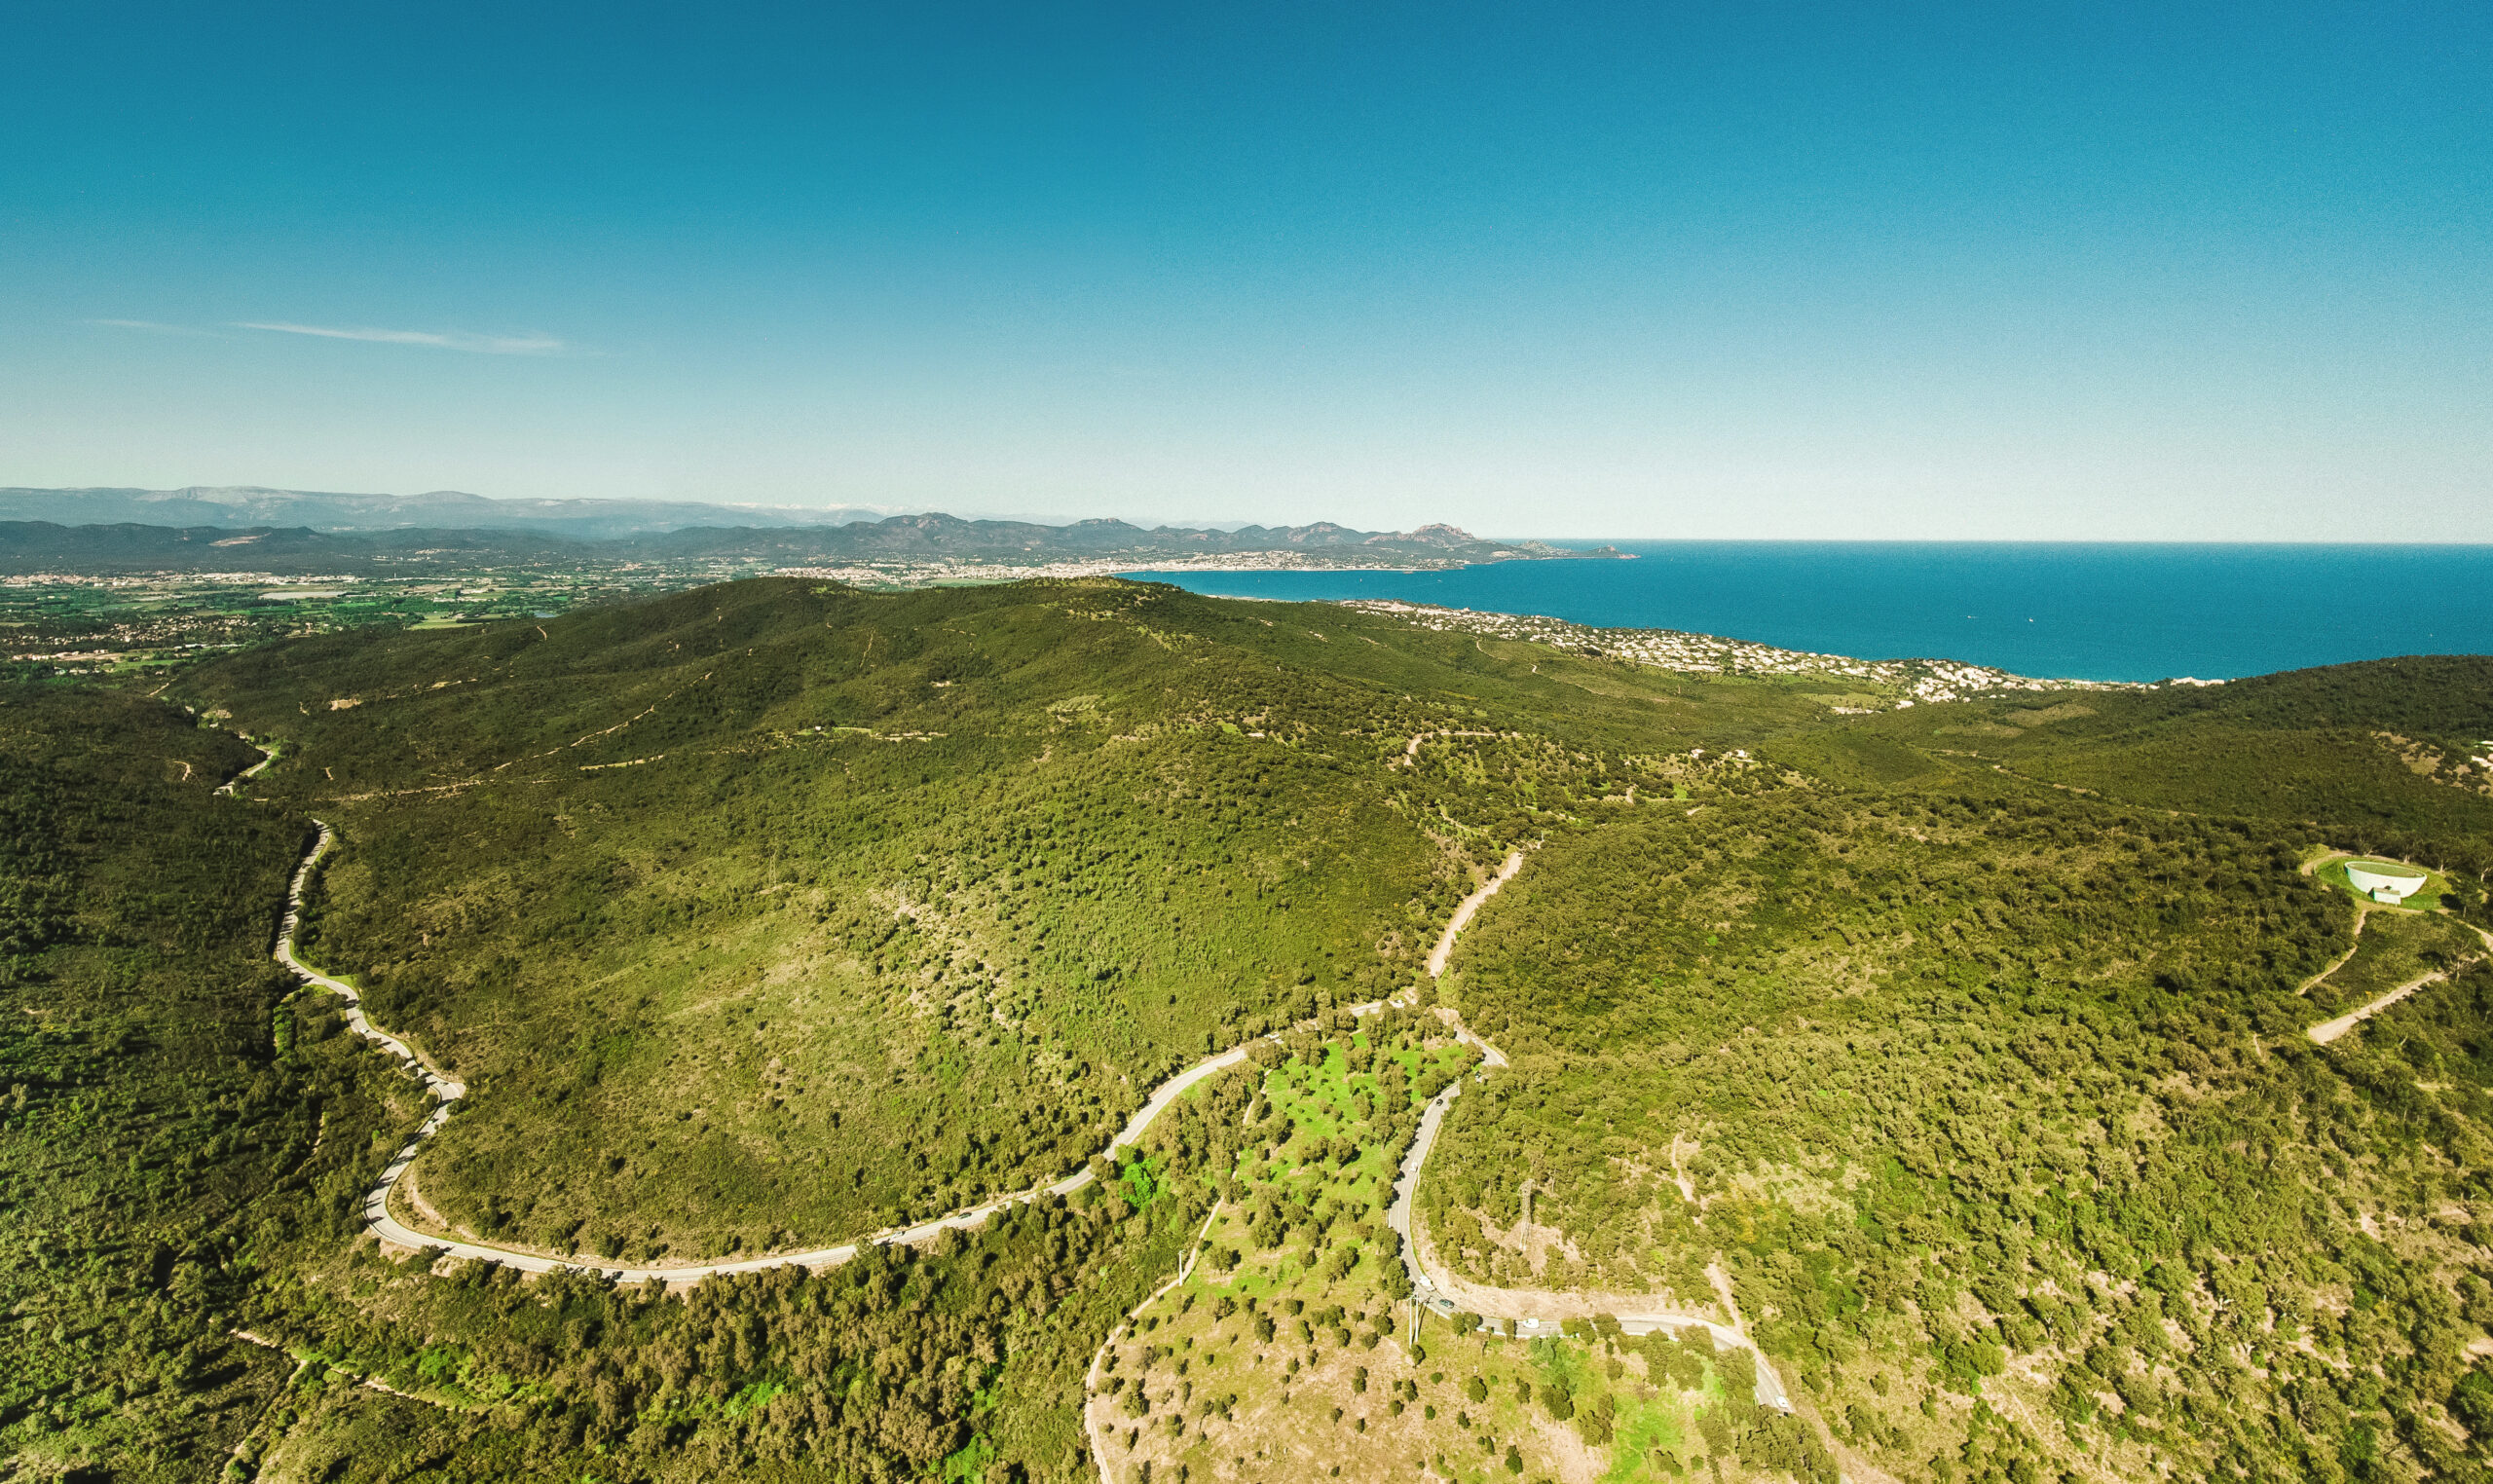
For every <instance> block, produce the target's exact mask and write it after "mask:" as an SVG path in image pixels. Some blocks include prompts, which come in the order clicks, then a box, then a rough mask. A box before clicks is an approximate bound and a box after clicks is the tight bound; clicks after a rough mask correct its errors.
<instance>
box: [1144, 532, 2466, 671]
mask: <svg viewBox="0 0 2493 1484" xmlns="http://www.w3.org/2000/svg"><path fill="white" fill-rule="evenodd" d="M1568 544H1570V545H1590V544H1593V543H1590V542H1570V543H1568ZM1615 544H1617V545H1618V547H1619V549H1620V550H1622V551H1627V552H1632V553H1634V555H1635V560H1634V561H1623V562H1622V561H1544V562H1499V563H1494V564H1491V565H1489V566H1485V567H1465V568H1459V569H1457V570H1455V571H1452V572H1417V573H1403V572H1249V573H1226V572H1223V573H1210V572H1160V573H1136V574H1135V575H1136V576H1144V577H1153V578H1157V579H1159V580H1162V581H1167V582H1174V583H1176V584H1177V585H1179V586H1181V587H1186V588H1190V589H1192V590H1193V591H1195V592H1200V593H1209V594H1214V595H1218V596H1223V597H1239V598H1283V599H1292V600H1304V599H1325V598H1393V599H1398V600H1401V601H1403V602H1407V603H1434V604H1439V605H1442V606H1444V607H1447V608H1469V609H1480V610H1484V611H1487V612H1502V613H1545V614H1548V615H1549V616H1551V617H1556V618H1565V619H1569V620H1572V621H1574V622H1577V623H1586V624H1594V625H1598V626H1601V627H1605V628H1656V629H1685V630H1691V631H1693V632H1697V633H1703V634H1720V635H1724V636H1726V637H1729V638H1732V639H1748V640H1755V641H1757V642H1759V643H1763V644H1770V645H1778V646H1781V647H1783V648H1786V649H1814V650H1818V651H1820V652H1823V653H1829V654H1849V655H1854V656H1857V657H1860V658H1864V659H1906V658H1930V659H1961V660H1970V661H1972V662H1974V663H1976V664H1985V665H1995V666H1997V667H1999V668H2001V669H2004V670H2012V671H2015V672H2017V673H2018V674H2021V675H2036V676H2059V677H2066V678H2073V679H2082V680H2126V681H2153V680H2165V679H2170V678H2173V677H2177V676H2185V675H2186V676H2196V677H2198V678H2200V679H2203V680H2231V679H2234V678H2237V677H2240V676H2245V675H2260V674H2265V673H2267V672H2269V671H2272V670H2298V669H2302V668H2304V667H2306V666H2310V665H2329V664H2338V663H2341V662H2343V661H2346V660H2354V659H2378V658H2382V657H2385V656H2388V655H2393V654H2454V653H2465V654H2488V653H2493V545H2486V546H2384V545H2372V546H2314V545H2293V546H2288V545H2160V544H2159V545H2145V544H2126V543H2103V544H2092V543H2061V542H1998V543H1994V542H1971V541H1968V542H1950V541H1928V542H1924V541H1619V542H1617V543H1615Z"/></svg>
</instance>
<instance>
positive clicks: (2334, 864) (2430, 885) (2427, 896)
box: [2312, 856, 2458, 912]
mask: <svg viewBox="0 0 2493 1484" xmlns="http://www.w3.org/2000/svg"><path fill="white" fill-rule="evenodd" d="M2363 864H2364V862H2363V860H2362V859H2361V858H2355V859H2353V860H2349V859H2347V858H2345V857H2342V856H2341V857H2339V858H2338V859H2336V860H2332V861H2326V862H2323V863H2322V864H2321V865H2320V866H2319V867H2318V868H2317V869H2316V870H2314V871H2313V872H2312V875H2313V876H2314V877H2316V878H2317V879H2319V880H2322V881H2325V882H2326V883H2327V884H2328V885H2330V886H2334V887H2336V888H2337V889H2338V890H2339V891H2342V892H2344V893H2346V894H2347V895H2348V896H2350V897H2353V898H2355V899H2356V900H2357V901H2359V902H2362V903H2363V904H2364V905H2366V906H2370V907H2384V906H2386V907H2390V908H2392V909H2393V910H2397V911H2409V912H2413V911H2427V912H2429V911H2434V910H2437V909H2439V908H2440V906H2441V899H2442V898H2443V897H2445V896H2447V897H2450V898H2451V900H2453V901H2455V900H2458V898H2457V895H2456V892H2455V889H2454V888H2453V886H2452V885H2451V882H2450V878H2449V875H2448V873H2447V872H2438V871H2433V870H2430V869H2428V868H2426V867H2421V866H2409V865H2407V864H2405V863H2404V862H2402V861H2383V862H2374V863H2372V864H2376V865H2381V866H2386V867H2390V868H2393V869H2394V870H2395V871H2396V872H2399V873H2400V874H2406V873H2410V872H2412V873H2420V874H2421V875H2422V876H2423V878H2424V879H2423V881H2422V883H2421V884H2419V885H2418V886H2417V887H2416V888H2415V889H2414V890H2413V891H2412V892H2410V893H2408V894H2407V896H2406V900H2405V901H2403V902H2400V903H2396V904H2388V903H2375V902H2373V901H2372V899H2371V895H2370V894H2369V893H2367V892H2364V891H2361V890H2358V889H2357V888H2356V886H2355V883H2354V881H2353V880H2352V879H2350V878H2349V877H2348V876H2347V874H2346V868H2347V867H2348V866H2349V865H2363Z"/></svg>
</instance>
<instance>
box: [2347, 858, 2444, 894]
mask: <svg viewBox="0 0 2493 1484" xmlns="http://www.w3.org/2000/svg"><path fill="white" fill-rule="evenodd" d="M2346 879H2347V880H2348V881H2350V882H2352V883H2354V887H2355V890H2357V891H2359V892H2362V893H2363V895H2364V896H2366V897H2369V898H2371V899H2372V900H2373V901H2374V902H2403V901H2405V900H2406V899H2407V898H2408V897H2410V896H2412V895H2414V893H2415V890H2416V888H2418V887H2420V886H2422V885H2423V884H2424V879H2425V873H2424V872H2422V871H2421V870H2419V869H2417V868H2415V867H2413V866H2400V865H2397V864H2394V863H2392V862H2388V861H2348V862H2347V863H2346Z"/></svg>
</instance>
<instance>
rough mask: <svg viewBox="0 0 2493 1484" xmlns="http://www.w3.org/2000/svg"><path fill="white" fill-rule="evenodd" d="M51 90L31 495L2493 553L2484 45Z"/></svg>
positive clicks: (22, 471)
mask: <svg viewBox="0 0 2493 1484" xmlns="http://www.w3.org/2000/svg"><path fill="white" fill-rule="evenodd" d="M519 9H524V10H525V11H526V15H525V16H524V17H514V16H512V15H511V14H509V12H511V11H513V10H519ZM904 12H905V13H906V14H899V13H904ZM0 52H4V53H5V55H8V56H11V57H12V59H13V66H12V68H11V86H10V87H9V88H8V89H7V90H5V91H0V130H5V133H0V137H5V138H7V139H8V140H9V141H11V143H10V146H9V147H8V148H6V149H4V150H0V483H16V484H39V485H50V484H78V485H84V484H134V485H149V486H160V487H161V486H170V485H180V484H191V483H260V484H272V485H279V486H288V487H295V488H320V489H364V490H393V491H414V490H423V489H434V488H458V489H466V490H472V491H475V492H477V493H480V494H486V495H501V496H545V495H551V496H563V495H617V496H642V495H661V496H669V497H680V498H695V499H708V500H722V501H766V502H782V503H810V504H824V503H842V502H844V503H868V504H881V505H893V506H912V507H927V506H932V507H937V508H945V509H953V510H959V511H962V512H964V513H969V512H999V511H1003V512H1020V513H1036V514H1044V515H1050V516H1062V517H1073V516H1084V515H1095V514H1117V515H1124V516H1126V517H1128V518H1135V519H1172V520H1180V519H1182V520H1196V519H1226V520H1250V519H1251V520H1264V521H1284V520H1288V521H1296V520H1310V519H1319V518H1330V519H1338V520H1344V521H1348V522H1352V523H1355V524H1359V525H1367V526H1408V525H1411V524H1415V523H1418V522H1421V521H1426V520H1439V519H1442V520H1451V521H1455V522H1457V523H1459V524H1463V525H1466V526H1469V527H1471V528H1473V529H1475V530H1480V531H1483V532H1492V533H1498V534H1506V535H1549V536H1619V537H1647V538H1652V537H1671V536H1698V537H1726V536H1748V537H1819V538H1824V537H1917V538H1957V537H1961V538H2021V537H2023V538H2188V539H2228V538H2260V539H2329V538H2343V539H2372V538H2394V539H2464V540H2493V395H2488V393H2493V355H2488V351H2489V350H2493V251H2489V250H2488V249H2489V248H2493V231H2489V230H2488V229H2493V11H2488V10H2487V9H2486V8H2485V7H2484V6H2482V5H2481V4H2477V3H2470V4H2450V5H2440V6H2404V5H2397V4H2386V5H2364V6H2344V7H2326V8H2320V7H2296V6H2291V5H2260V6H2249V5H2245V6H2239V7H2228V8H2214V7H2193V6H2187V5H2156V6H2143V5H2141V6H2137V7H2123V8H2113V7H2055V6H2048V5H2033V6H2019V7H1997V6H1981V7H1976V6H1964V7H1944V6H1924V7H1911V8H1907V7H1874V6H1821V7H1805V6H1792V7H1779V8H1767V7H1738V6H1704V7H1670V6H1662V5H1640V6H1633V7H1618V8H1605V7H1602V6H1599V5H1578V6H1568V7H1559V6H1547V5H1541V6H1532V7H1524V6H1507V7H1497V6H1463V5H1447V4H1437V5H1428V6H1409V7H1394V6H1348V7H1346V6H1341V5H1327V6H1309V7H1304V8H1295V7H1291V6H1287V5H1269V4H1267V5H1257V6H1252V7H1246V6H1236V7H1224V6H1168V5H1156V6H1133V7H1108V6H1086V5H1059V6H1014V7H993V8H958V7H952V8H948V7H942V6H928V5H920V6H911V7H888V6H887V7H876V8H874V9H871V10H867V9H858V10H843V9H840V8H837V7H821V6H816V7H804V8H792V9H789V10H785V11H781V10H775V9H771V8H762V7H732V6H711V7H693V6H680V7H668V8H656V7H635V6H630V5H599V6H577V7H570V6H549V5H534V6H528V7H511V6H507V5H504V6H497V7H490V8H487V7H475V8H467V7H460V6H424V7H415V6H392V7H384V6H379V5H373V4H330V5H325V6H321V7H292V6H287V7H279V6H260V5H250V4H239V5H223V4H220V5H218V6H213V7H204V6H196V5H192V6H183V7H179V8H175V7H169V6H167V7H153V6H145V5H124V6H112V7H107V6H98V5H94V4H92V3H90V4H78V5H58V6H50V5H21V6H13V7H11V8H9V10H8V11H7V12H6V14H5V16H0Z"/></svg>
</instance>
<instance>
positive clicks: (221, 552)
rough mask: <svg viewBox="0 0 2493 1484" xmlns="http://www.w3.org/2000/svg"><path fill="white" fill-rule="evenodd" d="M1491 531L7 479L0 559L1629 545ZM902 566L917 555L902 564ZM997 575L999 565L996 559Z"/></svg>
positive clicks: (857, 563)
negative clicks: (1047, 521)
mask: <svg viewBox="0 0 2493 1484" xmlns="http://www.w3.org/2000/svg"><path fill="white" fill-rule="evenodd" d="M1621 555H1622V553H1620V552H1618V551H1616V550H1614V549H1612V548H1610V547H1602V548H1599V549H1597V550H1591V551H1581V550H1575V549H1572V548H1566V547H1558V546H1552V545H1549V544H1547V543H1545V542H1542V541H1495V540H1484V539H1482V538H1478V537H1475V536H1473V535H1471V534H1470V532H1467V531H1463V530H1460V529H1458V528H1456V527H1453V526H1449V525H1443V524H1434V525H1426V526H1421V527H1419V528H1418V529H1416V530H1412V531H1358V530H1355V529H1353V528H1351V527H1348V526H1342V525H1336V524H1334V523H1333V522H1331V521H1318V522H1316V523H1315V524H1313V525H1306V526H1245V527H1241V528H1239V529H1238V530H1235V531H1222V530H1217V529H1209V528H1193V527H1179V526H1162V527H1158V528H1155V529H1151V530H1145V529H1144V528H1142V527H1140V526H1136V525H1133V524H1131V523H1129V522H1126V521H1122V520H1083V521H1075V522H1073V523H1071V524H1069V525H1062V526H1051V525H1043V524H1040V523H1038V522H1035V521H1021V520H963V519H961V518H960V517H958V516H953V515H945V514H940V513H934V512H928V513H922V514H907V515H881V514H879V513H878V512H874V511H858V510H855V509H853V508H852V509H840V510H793V509H774V508H764V507H755V508H750V509H740V508H736V507H732V506H726V505H707V504H686V503H668V502H665V501H624V500H614V501H609V500H514V501H502V500H488V499H485V498H484V497H482V496H477V495H465V494H460V493H458V492H455V491H438V492H435V493H432V494H428V495H409V496H396V495H329V494H316V493H307V492H303V491H293V490H265V489H258V488H247V487H245V488H209V487H205V486H203V487H196V488H192V489H187V490H29V489H0V573H18V574H23V573H34V572H66V571H75V572H90V573H175V572H199V573H215V572H265V573H270V574H286V573H311V572H317V573H331V574H342V575H344V574H361V575H382V574H385V573H386V574H407V573H409V572H410V570H411V569H415V570H421V569H425V568H445V567H450V566H459V567H470V568H472V567H477V566H499V565H507V564H535V563H577V562H625V563H650V562H659V563H664V562H710V563H731V564H745V565H749V566H758V567H761V568H764V569H775V570H782V571H790V570H803V571H813V570H820V571H822V572H824V573H826V574H827V575H843V576H848V575H850V572H851V570H852V569H854V570H855V578H852V579H866V580H892V579H898V580H902V581H907V580H911V579H912V578H917V579H935V580H941V579H943V578H945V577H947V576H959V575H980V574H981V573H982V572H984V571H985V570H987V569H1007V568H1009V569H1012V573H1011V574H1010V575H1025V574H1031V573H1036V572H1038V571H1040V570H1042V569H1056V568H1066V569H1079V570H1081V571H1085V572H1105V571H1118V570H1128V571H1131V570H1135V569H1138V568H1148V567H1154V566H1170V567H1177V566H1189V567H1203V566H1222V565H1228V564H1232V563H1235V564H1237V565H1240V566H1251V567H1331V568H1346V567H1394V568H1436V567H1463V566H1470V565H1472V564H1474V563H1481V562H1510V561H1532V560H1545V559H1550V558H1561V557H1597V558H1598V557H1619V556H1621ZM904 570H905V571H904ZM999 575H1001V574H999Z"/></svg>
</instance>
